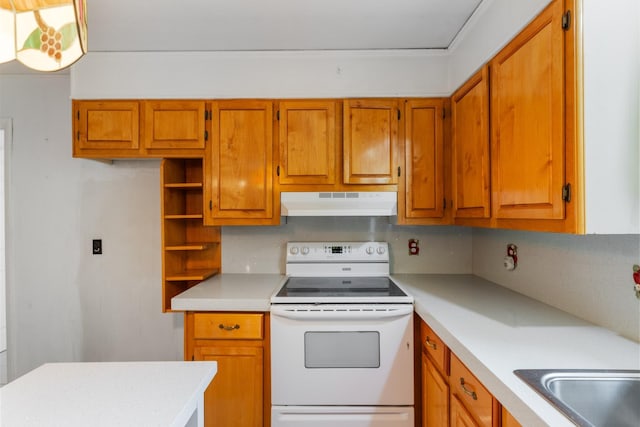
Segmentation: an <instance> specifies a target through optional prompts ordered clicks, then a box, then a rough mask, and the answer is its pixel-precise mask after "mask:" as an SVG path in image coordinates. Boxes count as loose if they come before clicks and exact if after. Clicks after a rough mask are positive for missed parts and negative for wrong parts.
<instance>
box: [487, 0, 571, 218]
mask: <svg viewBox="0 0 640 427" xmlns="http://www.w3.org/2000/svg"><path fill="white" fill-rule="evenodd" d="M562 12H563V9H562V2H561V1H556V2H555V3H553V4H552V6H551V7H550V8H547V9H546V10H545V11H544V12H543V13H542V14H541V15H539V16H538V17H537V18H536V19H535V20H534V22H533V23H532V24H530V25H529V26H528V27H527V28H526V29H525V31H523V32H522V33H520V34H519V35H518V36H517V37H516V38H515V39H514V40H513V41H512V42H511V43H509V44H508V45H507V46H506V47H505V48H504V49H503V50H502V51H501V52H500V53H498V55H497V56H496V57H495V58H494V59H493V61H492V62H491V102H492V104H491V108H492V113H491V118H492V121H491V126H492V150H491V159H492V163H493V166H492V191H493V209H494V216H495V217H496V218H523V219H524V218H526V219H562V218H564V202H563V200H562V186H563V185H564V164H565V157H564V152H565V151H564V73H563V70H564V68H563V63H564V61H563V55H564V38H563V30H562V26H561V19H562Z"/></svg>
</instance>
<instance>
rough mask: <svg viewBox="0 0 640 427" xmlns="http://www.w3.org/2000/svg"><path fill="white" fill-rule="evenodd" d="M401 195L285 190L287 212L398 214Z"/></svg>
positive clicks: (282, 197) (284, 212) (282, 201)
mask: <svg viewBox="0 0 640 427" xmlns="http://www.w3.org/2000/svg"><path fill="white" fill-rule="evenodd" d="M397 205H398V195H397V193H396V192H394V191H377V192H369V191H367V192H282V193H280V206H281V210H280V212H281V215H283V216H394V215H396V213H397Z"/></svg>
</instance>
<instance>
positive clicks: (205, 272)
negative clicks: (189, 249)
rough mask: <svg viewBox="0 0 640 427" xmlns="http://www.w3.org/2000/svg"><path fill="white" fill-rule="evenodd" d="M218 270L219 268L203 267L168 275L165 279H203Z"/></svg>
mask: <svg viewBox="0 0 640 427" xmlns="http://www.w3.org/2000/svg"><path fill="white" fill-rule="evenodd" d="M218 271H219V270H218V269H217V268H213V269H209V268H203V269H198V270H188V271H182V272H179V273H175V274H173V275H171V276H167V277H166V278H165V280H166V281H168V282H188V281H193V280H197V281H202V280H205V279H207V278H209V277H211V276H213V275H214V274H217V273H218Z"/></svg>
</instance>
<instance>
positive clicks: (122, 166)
mask: <svg viewBox="0 0 640 427" xmlns="http://www.w3.org/2000/svg"><path fill="white" fill-rule="evenodd" d="M503 3H504V2H503ZM527 3H529V4H528V5H520V6H519V8H521V10H520V13H521V14H522V16H521V17H520V19H521V22H520V23H518V22H517V20H516V19H514V22H511V23H510V25H513V28H512V29H511V33H512V34H513V33H515V32H516V31H517V29H518V28H519V27H520V26H522V25H523V24H524V23H525V22H526V21H527V20H528V19H530V17H532V16H533V15H535V13H536V12H537V11H538V10H540V9H541V8H542V7H543V6H544V4H546V2H544V1H541V2H537V4H536V2H527ZM495 4H496V7H500V5H501V3H499V2H495ZM503 6H504V5H503ZM513 12H514V13H516V12H517V11H513ZM632 18H633V14H630V17H629V19H632ZM504 31H505V32H507V33H508V32H509V30H508V29H505V30H504ZM502 37H503V38H505V39H507V38H508V37H507V36H502ZM464 48H465V46H461V47H459V49H460V51H461V52H462V51H464V50H465V49H464ZM468 49H470V50H471V51H474V50H473V49H472V48H471V47H468ZM493 49H495V46H489V47H486V46H485V48H484V53H483V51H482V50H479V51H478V52H477V53H476V55H480V56H483V55H484V57H485V58H482V59H486V57H488V56H489V55H488V52H487V50H493ZM335 55H336V56H337V57H339V58H340V60H339V61H338V62H341V63H347V64H353V66H356V65H358V64H360V63H363V62H364V63H367V64H370V63H371V62H373V63H374V64H376V65H379V67H378V68H377V72H378V73H379V74H375V75H372V76H370V77H369V79H368V80H364V81H363V80H361V79H359V77H360V76H358V75H354V74H350V70H351V69H352V68H351V67H349V66H343V68H342V74H340V75H337V74H336V76H337V77H336V76H334V69H333V67H331V75H328V73H327V74H322V75H320V77H324V79H323V80H321V81H326V82H327V87H328V89H327V90H326V91H324V90H322V88H321V87H320V88H317V85H315V84H314V85H310V84H309V82H308V81H306V80H301V81H298V80H293V81H292V82H291V83H289V85H290V86H287V85H284V84H283V83H281V80H280V77H278V76H279V75H278V74H277V72H278V71H281V70H282V69H286V67H285V66H276V62H277V63H282V62H283V61H289V62H286V63H289V64H292V65H296V64H297V65H298V66H299V67H302V69H303V70H306V69H307V67H304V64H305V63H307V61H309V62H310V63H315V62H314V61H321V63H323V64H324V62H322V55H320V59H318V58H317V56H316V55H314V54H313V53H304V52H296V53H292V54H286V53H273V54H268V53H264V54H261V55H258V58H257V59H255V61H258V62H260V63H261V66H262V69H261V73H264V74H263V75H264V76H265V77H269V76H271V80H269V79H267V83H266V84H261V83H260V82H259V81H257V79H256V80H252V84H250V85H242V86H241V85H240V83H239V82H237V81H235V80H231V82H232V84H228V85H224V86H223V87H222V86H221V87H218V86H216V85H215V81H214V79H211V76H210V75H209V74H210V69H211V68H208V70H209V71H206V70H205V69H204V68H205V67H202V65H203V63H204V64H205V65H206V66H207V67H211V66H217V65H220V64H225V63H227V64H231V65H229V67H230V68H231V70H230V71H229V70H227V72H228V73H232V72H233V70H234V65H233V64H234V62H233V61H234V60H235V59H238V57H241V55H239V54H233V53H226V54H219V55H211V57H210V56H208V55H202V57H200V56H198V55H197V54H190V55H189V54H180V53H175V52H174V53H167V54H166V55H160V56H161V57H160V58H157V59H156V60H157V61H159V62H160V63H162V64H163V65H164V66H166V68H167V71H166V75H161V76H159V78H158V79H159V82H148V81H141V80H140V79H137V78H136V76H135V74H134V73H133V72H132V73H131V76H132V77H131V79H130V80H129V79H126V78H121V77H122V76H119V77H120V78H119V79H118V81H117V82H114V81H113V79H109V78H108V76H109V75H111V74H114V69H115V68H117V67H125V65H126V64H125V63H126V62H128V61H132V62H133V64H132V65H131V67H132V68H133V67H143V64H141V63H139V62H137V61H140V62H143V61H144V60H145V58H147V57H149V56H151V57H152V58H151V59H153V55H152V54H139V55H138V54H126V53H123V54H119V53H101V54H100V53H97V54H95V55H94V57H93V58H91V55H90V56H88V57H87V58H85V59H86V60H87V61H85V60H83V61H82V62H80V63H79V64H78V67H79V70H78V73H79V74H80V75H74V72H75V71H73V70H72V72H71V75H68V74H50V75H40V74H17V73H8V74H2V75H0V117H11V118H13V130H14V133H13V141H12V156H11V159H10V162H11V163H10V168H11V176H10V180H9V185H10V187H9V197H10V199H9V200H10V202H9V203H8V205H9V209H10V210H9V215H8V221H9V224H11V227H8V228H9V231H8V242H9V243H8V245H7V248H8V256H9V259H8V272H9V280H8V282H9V292H8V309H7V311H8V322H7V323H8V326H9V336H8V353H9V359H10V360H11V362H10V363H9V378H10V379H11V378H15V377H17V376H19V375H21V374H24V373H25V372H27V371H29V370H31V369H33V368H35V367H37V366H39V365H40V364H41V363H44V362H50V361H78V360H81V361H110V360H182V351H183V350H182V332H183V329H182V328H183V325H182V316H181V315H179V314H162V313H161V312H160V309H159V307H160V298H159V284H160V282H161V279H160V274H161V266H160V251H159V247H160V221H159V215H158V212H159V206H160V194H159V191H158V182H159V165H158V162H157V161H116V162H114V163H113V164H111V165H108V164H102V163H98V162H93V161H88V160H80V159H72V158H71V144H70V141H71V128H70V120H69V118H70V117H71V110H70V103H69V98H71V97H74V96H75V95H74V93H75V94H77V93H82V92H83V91H84V92H85V93H87V92H88V91H94V92H90V93H91V97H92V98H93V97H95V98H100V97H103V96H104V97H107V95H109V97H116V98H117V97H133V98H138V97H144V96H149V92H148V91H154V95H155V96H157V97H172V96H177V95H178V94H180V95H181V96H193V97H204V96H212V97H213V96H222V97H224V96H247V97H270V96H278V97H289V96H290V97H295V96H300V97H311V96H331V95H335V96H338V95H339V96H345V97H346V96H362V94H363V93H365V94H369V93H370V92H374V90H373V89H371V88H375V95H378V96H395V95H397V94H398V93H403V94H404V93H411V94H417V95H423V94H424V95H449V94H450V92H451V91H452V90H453V89H454V88H453V87H450V86H453V83H451V84H449V83H448V82H447V80H448V79H450V80H451V81H452V82H454V81H455V82H461V81H463V80H464V78H465V77H466V76H467V74H468V72H469V71H470V70H467V71H465V70H464V67H458V66H455V67H454V66H452V67H451V75H450V76H446V75H442V74H441V73H440V72H439V70H441V68H440V67H441V66H443V64H442V63H441V61H442V62H444V61H445V59H444V57H443V56H442V55H441V54H440V53H436V54H432V55H425V56H422V55H418V54H415V53H404V54H403V55H399V54H390V56H391V59H389V58H380V57H379V56H378V55H375V54H365V53H361V54H354V55H353V57H352V58H350V57H349V55H348V54H347V53H344V52H341V53H337V54H335ZM467 55H469V54H468V52H467ZM136 58H138V60H136ZM393 58H395V59H393ZM467 58H468V56H467ZM89 59H91V61H88V60H89ZM240 59H246V58H244V57H241V58H240ZM249 59H251V58H249ZM271 60H273V61H271ZM105 61H106V62H108V63H106V64H105V63H103V62H105ZM201 61H202V62H201ZM350 61H353V62H350ZM385 61H389V62H385ZM394 61H399V62H401V63H406V64H414V63H416V62H417V63H419V67H421V68H420V71H425V72H427V73H428V74H427V75H431V76H432V77H433V78H432V79H426V78H422V77H421V78H420V80H419V81H418V80H417V78H416V77H415V76H414V75H413V73H412V72H411V71H412V70H415V68H412V67H407V68H408V71H407V72H406V74H400V75H399V77H397V80H396V81H393V82H390V80H389V76H390V75H393V76H394V77H395V76H398V73H402V71H399V70H398V69H397V68H396V67H395V66H393V65H394V63H395V62H394ZM451 61H452V62H454V63H455V62H463V60H462V59H460V58H459V57H454V58H453V59H452V60H451ZM468 61H470V62H473V61H472V58H471V59H468ZM326 62H328V63H333V62H334V58H330V59H328V60H326ZM476 62H478V64H476V65H475V66H477V65H479V62H481V59H477V60H476ZM385 63H388V64H389V65H388V66H387V67H384V64H385ZM189 65H192V66H193V68H192V69H190V70H189V72H188V73H187V72H186V70H187V69H188V67H189ZM269 66H271V67H269ZM308 68H309V69H310V68H312V66H311V65H309V66H308ZM471 68H473V66H471ZM125 69H127V68H125ZM214 69H217V68H214ZM292 69H294V70H298V71H297V72H300V71H299V69H298V68H293V67H292ZM429 70H431V72H430V73H429ZM132 71H133V70H132ZM221 72H224V70H223V71H221ZM175 73H179V74H178V75H181V76H184V79H178V80H177V81H175V84H174V85H172V86H171V87H169V86H167V85H165V84H163V83H166V81H167V80H168V79H169V78H170V77H172V76H173V75H174V74H175ZM456 73H459V74H460V75H456ZM225 76H226V77H227V78H229V77H228V75H225ZM291 77H292V76H285V78H284V80H286V79H287V78H291ZM314 77H315V76H313V77H308V78H309V79H313V78H314ZM83 79H85V80H83ZM204 82H206V84H202V83H204ZM277 82H280V86H278V85H277V84H276V83H277ZM109 83H110V84H109ZM116 83H117V85H116ZM83 84H84V86H82V85H83ZM154 84H158V87H155V86H154ZM456 84H457V83H456ZM401 85H406V86H401ZM202 86H204V87H205V89H204V90H203V88H202ZM274 87H275V88H274ZM309 87H316V90H317V93H315V92H311V91H310V90H309V89H308V88H309ZM442 87H444V88H447V90H445V91H442V89H441V88H442ZM636 111H637V107H636ZM34 118H37V119H35V120H37V121H38V123H42V124H43V126H39V127H36V126H33V125H32V123H33V120H34ZM636 120H637V117H636ZM636 127H637V126H636ZM636 132H637V130H636ZM635 150H636V152H635V158H636V159H637V147H636V148H635ZM608 155H613V153H609V154H608ZM617 161H620V162H621V163H622V164H628V162H633V158H627V159H624V158H622V159H617ZM633 164H636V165H637V161H636V162H635V163H633ZM635 173H636V175H635V176H636V179H635V181H636V182H637V169H636V172H635ZM132 182H134V183H135V185H132ZM636 188H637V187H636ZM636 194H637V190H636ZM630 203H633V202H632V201H630ZM636 205H637V200H636ZM612 210H613V212H611V214H612V215H615V214H617V213H618V209H612ZM621 210H623V209H621ZM636 217H637V215H636ZM327 230H328V231H327ZM634 233H637V229H636V231H634ZM94 238H101V239H103V243H104V254H103V255H102V256H101V257H97V256H92V255H91V254H90V252H89V251H88V250H87V249H88V248H89V245H90V242H91V240H92V239H94ZM410 238H415V239H418V240H419V241H420V249H421V251H420V255H419V256H417V257H410V256H408V254H407V248H406V245H407V241H408V239H410ZM333 239H335V240H383V241H388V242H389V243H390V245H391V249H390V251H391V253H392V254H393V257H394V260H393V267H392V268H393V272H402V273H456V274H457V273H473V274H475V275H477V276H480V277H483V278H486V279H489V280H492V281H494V282H496V283H499V284H501V285H503V286H506V287H509V288H512V289H514V290H516V291H518V292H522V293H524V294H527V295H530V296H532V297H534V298H536V299H539V300H541V301H543V302H546V303H549V304H552V305H555V306H558V307H559V308H561V309H563V310H565V311H568V312H570V313H573V314H575V315H577V316H578V317H581V318H584V319H587V320H589V321H592V322H594V323H596V324H599V325H603V326H605V327H607V328H609V329H611V330H613V331H616V332H618V333H620V334H621V335H623V336H626V337H628V338H631V339H633V340H635V341H638V336H639V335H640V334H639V332H638V330H639V328H640V326H639V323H640V321H639V314H638V313H639V310H638V301H637V300H636V299H635V296H634V294H633V281H632V279H631V273H632V270H631V267H632V265H633V264H636V263H638V260H639V259H640V253H639V252H640V251H639V248H638V235H637V234H622V235H587V236H571V235H561V234H549V233H532V232H521V231H508V230H492V229H482V228H466V227H454V226H443V227H440V226H437V227H419V226H395V225H393V224H392V223H389V222H388V221H387V220H386V219H377V218H371V219H367V220H366V221H363V220H357V219H345V218H340V219H338V218H334V219H331V218H326V219H320V220H312V219H304V218H294V219H289V220H288V221H287V222H286V223H284V221H283V223H282V224H281V225H279V226H274V227H225V228H223V232H222V240H223V247H224V250H223V254H222V256H223V259H222V265H223V271H224V272H226V273H233V272H238V273H282V272H283V268H284V259H283V255H284V250H283V247H284V243H285V242H287V241H295V240H333ZM511 242H513V243H516V244H517V245H518V248H519V257H520V263H519V266H518V269H517V270H515V271H514V272H507V271H505V270H504V268H503V266H502V261H503V257H504V255H505V247H506V244H507V243H511ZM34 260H38V262H39V264H38V265H37V266H34V265H33V264H34Z"/></svg>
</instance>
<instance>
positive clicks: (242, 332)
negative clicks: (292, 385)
mask: <svg viewBox="0 0 640 427" xmlns="http://www.w3.org/2000/svg"><path fill="white" fill-rule="evenodd" d="M184 325H185V350H184V354H185V360H209V361H216V362H217V363H218V373H217V374H216V376H215V378H214V379H213V381H212V382H211V384H210V385H209V387H208V388H207V390H206V391H205V394H204V406H205V409H204V424H205V426H206V427H214V426H215V427H218V426H225V427H265V426H266V427H268V426H269V425H270V421H271V420H270V411H271V399H270V395H271V393H270V387H271V383H270V381H269V375H268V372H269V360H270V359H269V345H268V343H269V314H268V313H237V312H236V313H228V312H223V313H218V312H187V313H185V322H184Z"/></svg>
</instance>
